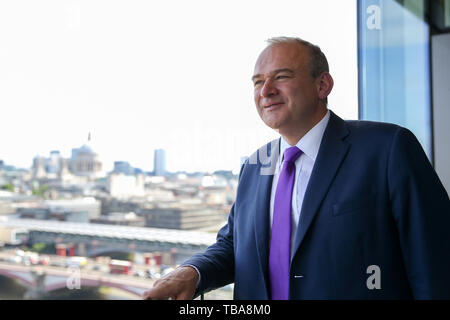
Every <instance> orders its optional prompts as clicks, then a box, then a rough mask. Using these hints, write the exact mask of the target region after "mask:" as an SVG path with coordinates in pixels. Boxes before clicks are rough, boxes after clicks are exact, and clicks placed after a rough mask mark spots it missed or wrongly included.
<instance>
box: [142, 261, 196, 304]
mask: <svg viewBox="0 0 450 320" xmlns="http://www.w3.org/2000/svg"><path fill="white" fill-rule="evenodd" d="M197 281H198V273H197V271H196V270H195V269H194V268H192V267H189V266H184V267H180V268H177V269H175V270H174V271H172V272H171V273H169V274H167V275H166V276H164V277H163V278H161V279H159V280H157V281H156V282H155V284H154V285H153V288H152V289H150V290H149V291H146V292H144V293H143V295H142V298H143V299H154V300H164V299H169V298H172V299H173V300H190V299H192V298H193V297H194V293H195V289H196V285H197Z"/></svg>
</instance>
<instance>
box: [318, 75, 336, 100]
mask: <svg viewBox="0 0 450 320" xmlns="http://www.w3.org/2000/svg"><path fill="white" fill-rule="evenodd" d="M333 85H334V81H333V78H332V77H331V74H330V73H329V72H326V71H325V72H322V74H321V75H320V76H319V78H318V96H319V99H321V100H325V99H326V98H327V97H328V95H329V94H330V92H331V90H332V89H333Z"/></svg>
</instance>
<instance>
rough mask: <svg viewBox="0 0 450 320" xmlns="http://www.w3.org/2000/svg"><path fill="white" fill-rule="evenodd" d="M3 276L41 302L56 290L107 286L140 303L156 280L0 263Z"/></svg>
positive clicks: (27, 296) (30, 297) (80, 270)
mask: <svg viewBox="0 0 450 320" xmlns="http://www.w3.org/2000/svg"><path fill="white" fill-rule="evenodd" d="M0 275H2V276H5V277H8V278H12V279H15V280H17V281H18V282H19V283H20V284H22V285H23V286H24V287H26V288H27V291H26V292H25V296H24V299H39V298H40V297H42V296H43V295H45V294H46V293H48V292H51V291H53V290H58V289H62V288H67V289H69V290H76V289H81V288H83V287H100V286H107V287H113V288H118V289H121V290H124V291H126V292H129V293H131V294H132V295H134V296H135V297H136V299H139V298H140V297H141V295H142V293H143V292H145V291H146V290H148V289H150V288H151V287H152V286H153V282H154V280H153V279H145V278H139V279H138V278H133V277H132V276H127V275H110V274H104V273H101V272H95V271H91V270H83V269H73V268H69V269H61V268H56V267H51V266H41V265H39V266H37V265H32V266H24V265H15V264H10V263H5V262H2V263H0Z"/></svg>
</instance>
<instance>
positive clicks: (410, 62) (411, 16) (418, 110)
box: [358, 0, 431, 160]
mask: <svg viewBox="0 0 450 320" xmlns="http://www.w3.org/2000/svg"><path fill="white" fill-rule="evenodd" d="M358 15H359V25H358V28H359V81H360V87H359V95H360V106H359V107H360V118H362V119H365V120H374V121H382V122H390V123H395V124H399V125H401V126H403V127H406V128H408V129H410V130H411V131H412V132H414V134H415V135H416V137H417V138H418V139H419V141H420V142H421V144H422V147H423V148H424V150H425V152H426V153H427V155H428V157H429V158H430V160H431V122H430V121H431V120H430V74H429V45H430V42H429V26H428V24H427V23H426V21H425V1H424V0H404V1H393V0H361V1H360V2H359V12H358Z"/></svg>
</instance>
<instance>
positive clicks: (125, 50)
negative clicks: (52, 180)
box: [0, 0, 358, 171]
mask: <svg viewBox="0 0 450 320" xmlns="http://www.w3.org/2000/svg"><path fill="white" fill-rule="evenodd" d="M280 35H287V36H299V37H301V38H304V39H306V40H308V41H311V42H313V43H315V44H318V45H319V46H320V47H321V48H322V50H323V51H324V52H325V54H326V55H327V57H328V60H329V64H330V71H331V74H332V75H333V77H334V82H335V86H334V89H333V92H332V93H331V95H330V97H329V107H330V109H332V110H333V111H335V112H336V113H337V114H338V115H340V116H341V117H344V118H347V119H356V118H357V114H358V112H357V50H356V40H357V39H356V1H353V0H343V1H333V0H319V1H310V0H308V1H306V0H303V1H301V0H291V1H285V0H277V1H275V0H272V1H263V0H257V1H256V0H255V1H230V0H227V1H212V0H204V1H199V0H190V1H186V0H180V1H175V0H173V1H167V0H165V1H129V0H128V1H111V0H108V1H99V0H89V1H76V0H72V1H67V0H64V1H63V0H55V1H36V0H27V1H18V0H14V1H6V0H1V1H0V108H1V118H0V119H1V120H0V136H1V143H0V159H2V160H4V161H5V162H6V163H7V164H12V165H16V166H19V167H30V166H31V164H32V159H33V157H34V156H36V155H38V154H39V155H44V156H47V155H49V152H50V151H51V150H59V151H60V152H61V153H62V155H63V156H65V157H69V156H70V154H71V149H72V148H76V147H80V146H81V145H83V144H84V143H85V142H86V140H87V137H88V133H89V132H91V137H92V144H91V145H92V147H93V148H94V150H95V151H96V152H97V153H98V154H99V155H100V158H101V159H102V161H103V162H104V166H105V168H106V169H107V170H110V169H112V166H113V161H118V160H121V161H129V162H130V164H131V165H133V166H135V167H139V168H141V169H143V170H145V171H151V170H152V169H153V151H154V149H155V148H163V149H165V150H166V152H167V155H166V156H167V169H168V170H170V171H177V170H187V171H197V170H198V171H212V170H217V169H226V170H231V169H234V170H236V169H237V168H238V167H239V161H240V158H241V157H242V156H245V155H249V154H251V153H252V152H253V151H254V150H255V149H256V148H258V147H259V146H261V145H262V144H264V143H265V142H267V141H269V140H271V139H273V138H275V137H277V136H278V135H277V133H276V132H273V131H272V130H271V129H269V128H267V127H265V125H264V124H263V123H262V121H261V120H260V118H259V116H258V114H257V112H256V109H255V106H254V103H253V88H252V83H251V81H250V78H251V76H252V73H253V68H254V63H255V61H256V58H257V56H258V54H259V53H260V51H261V50H262V49H263V48H264V46H265V40H266V39H268V38H270V37H273V36H280Z"/></svg>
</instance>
